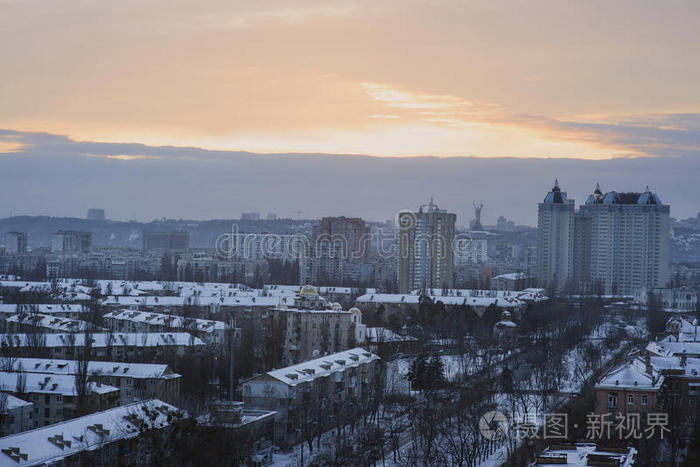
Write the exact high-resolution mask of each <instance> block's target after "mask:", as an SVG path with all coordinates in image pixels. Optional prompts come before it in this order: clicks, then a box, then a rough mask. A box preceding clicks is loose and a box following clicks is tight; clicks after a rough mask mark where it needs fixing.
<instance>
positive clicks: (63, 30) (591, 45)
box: [0, 0, 700, 224]
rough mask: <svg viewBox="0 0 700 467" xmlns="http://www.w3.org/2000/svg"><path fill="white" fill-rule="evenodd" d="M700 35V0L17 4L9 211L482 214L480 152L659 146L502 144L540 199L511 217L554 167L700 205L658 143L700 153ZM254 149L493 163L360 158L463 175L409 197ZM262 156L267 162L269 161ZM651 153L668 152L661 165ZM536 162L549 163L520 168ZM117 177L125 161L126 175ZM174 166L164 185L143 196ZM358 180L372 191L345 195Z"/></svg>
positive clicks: (6, 126) (1, 13)
mask: <svg viewBox="0 0 700 467" xmlns="http://www.w3.org/2000/svg"><path fill="white" fill-rule="evenodd" d="M698 31H700V2H698V1H694V0H692V1H673V0H671V1H663V2H661V1H644V0H619V1H614V2H611V1H609V0H608V1H564V0H522V1H520V0H510V1H499V0H488V1H466V0H461V1H457V0H454V1H452V0H423V1H418V0H399V1H381V0H372V1H322V0H314V1H276V0H265V1H260V0H258V1H235V0H222V1H218V0H214V1H210V0H208V1H180V0H139V1H135V0H119V1H95V0H85V1H77V0H41V1H40V0H0V176H1V177H2V182H3V183H1V184H0V185H2V186H0V195H3V196H0V198H2V199H0V215H5V214H4V212H8V210H10V209H13V212H14V213H17V212H21V213H27V214H38V213H46V214H62V215H81V216H82V215H83V210H84V208H86V207H90V206H89V204H90V203H92V204H95V203H97V204H98V205H99V206H104V207H107V208H109V209H110V212H111V213H112V215H114V216H122V217H123V218H128V217H130V216H134V217H138V218H142V219H148V218H149V216H150V217H154V216H160V215H165V214H163V211H164V210H169V211H168V214H170V215H175V216H183V217H186V216H192V217H196V218H202V217H204V216H221V217H231V216H237V215H238V214H239V212H240V211H241V210H246V209H247V210H252V209H258V210H272V211H277V210H278V211H280V214H283V215H290V214H291V213H292V212H296V211H297V209H296V207H297V206H298V205H306V206H307V209H306V214H307V215H327V214H342V212H338V210H339V207H338V206H339V204H340V205H341V206H343V208H344V209H345V211H347V213H355V214H357V215H365V213H367V215H370V216H373V218H377V219H386V218H389V217H390V216H391V214H392V213H393V209H395V208H397V206H396V204H397V203H404V204H405V205H402V206H398V207H400V208H405V207H411V206H413V205H416V203H420V202H425V200H426V199H428V198H429V197H430V196H433V195H435V196H436V197H439V196H441V197H442V199H443V200H444V201H443V204H448V205H447V206H445V207H447V208H448V209H452V210H454V211H456V212H458V213H459V214H460V216H462V217H461V218H460V220H461V221H462V222H464V223H465V224H466V222H467V221H468V217H467V216H471V200H472V199H478V198H481V199H489V200H490V199H492V197H493V196H492V195H491V196H487V195H486V194H484V193H483V191H484V187H483V186H481V185H480V184H483V183H484V180H483V178H480V177H482V175H480V174H485V173H489V174H491V173H492V170H491V169H490V168H488V167H489V166H487V165H485V164H482V163H481V162H479V160H477V159H476V158H490V159H489V160H494V161H495V158H557V160H559V159H562V158H564V159H568V160H574V161H580V162H582V163H583V162H587V161H588V162H591V163H592V162H595V161H601V160H612V159H618V158H620V160H629V161H631V160H634V159H639V158H644V159H655V160H657V162H654V163H649V164H646V163H643V164H642V163H640V164H637V163H635V164H633V165H634V167H637V168H636V169H634V170H632V169H631V168H632V167H633V165H629V166H619V167H621V168H618V169H616V170H618V172H617V173H601V171H600V169H601V168H602V167H603V166H602V165H591V164H589V165H585V166H584V165H575V164H574V165H567V166H566V167H574V166H575V167H580V168H582V167H585V168H583V169H580V170H579V169H577V170H576V172H575V174H569V173H567V171H566V170H560V169H556V167H564V166H563V165H552V164H549V165H547V164H545V165H543V164H534V163H532V164H525V165H522V166H521V165H518V166H517V167H518V169H517V170H514V167H515V166H513V165H512V164H511V165H509V164H508V163H507V161H508V160H510V159H503V161H502V163H500V162H499V163H498V164H496V162H493V165H492V166H490V167H497V166H498V167H505V168H507V169H508V170H506V173H505V174H499V173H496V172H493V173H494V174H496V175H495V176H496V177H503V178H502V179H501V181H502V182H503V183H504V184H505V188H504V187H499V190H504V189H505V190H506V193H508V190H513V191H518V190H520V189H521V188H522V190H525V191H527V192H528V193H529V197H522V198H518V199H516V200H513V198H512V197H510V198H509V199H508V200H507V201H506V197H504V199H503V200H501V201H494V203H497V204H496V205H491V206H488V207H490V208H491V209H486V210H485V216H486V219H487V220H488V219H489V216H494V219H491V220H494V221H495V216H496V215H497V214H499V213H503V214H507V215H510V216H512V218H514V219H516V220H518V221H522V222H529V223H532V221H533V216H534V212H535V208H534V206H535V203H536V202H537V201H539V198H540V197H541V196H542V193H543V190H544V191H546V190H547V189H549V188H550V187H551V183H552V181H553V179H554V178H559V179H560V180H562V183H563V184H565V185H567V178H568V182H569V183H568V185H567V186H568V187H571V188H575V189H576V190H577V192H576V197H577V199H582V198H583V197H584V196H585V195H586V194H587V193H588V192H590V189H591V188H590V187H591V186H592V185H593V184H594V182H595V181H598V180H603V181H605V180H607V181H608V185H607V186H608V187H609V189H617V190H621V189H629V190H641V189H643V188H644V186H645V185H647V184H648V185H650V186H652V188H653V189H657V187H660V188H659V189H661V188H664V189H665V192H664V193H661V195H662V199H664V200H665V201H667V202H669V203H673V205H674V206H675V207H674V211H673V213H674V214H679V215H695V213H696V212H697V209H698V206H697V205H695V204H694V202H693V203H691V202H690V200H689V199H688V198H687V190H688V189H690V188H688V186H684V185H679V184H678V183H677V180H676V179H674V178H672V177H673V173H674V171H673V167H674V165H673V164H671V165H668V164H663V163H661V162H660V161H662V160H670V161H676V160H679V159H683V161H684V162H683V163H682V164H681V163H679V164H680V165H679V166H681V165H682V166H683V167H685V168H686V170H688V168H689V167H692V168H695V165H693V164H698V166H699V167H700V162H696V161H700V87H699V83H700V59H699V57H700V40H699V39H698V37H699V36H698ZM240 151H249V152H253V153H258V154H259V153H267V154H268V155H273V154H281V155H285V154H286V155H289V154H291V153H300V154H311V153H319V154H326V156H325V157H330V158H331V159H330V160H333V158H334V157H335V158H336V159H337V160H340V158H341V156H340V155H352V154H355V155H358V154H359V155H367V156H421V155H425V156H437V157H448V156H450V157H453V156H462V158H465V159H469V158H470V157H472V158H474V160H471V162H470V161H468V160H465V161H464V164H463V165H461V166H460V167H464V169H463V170H470V171H471V170H474V171H473V172H470V173H466V172H458V173H454V174H452V173H450V172H449V170H450V168H449V167H450V166H448V165H446V164H442V165H440V164H438V163H437V162H432V163H429V164H427V165H425V166H423V165H420V164H414V165H409V164H408V162H407V159H405V158H404V159H401V161H399V160H397V159H393V160H394V162H393V164H394V165H392V166H386V170H385V169H384V167H385V166H384V165H382V163H378V162H375V161H372V160H371V159H374V158H365V159H358V161H359V160H361V161H364V162H362V164H364V165H363V166H362V167H363V170H364V173H367V172H368V171H369V168H370V167H375V168H381V169H376V170H379V172H376V173H375V174H374V175H377V174H379V173H381V174H383V177H384V178H378V179H376V181H372V183H376V184H378V185H379V186H381V185H382V184H383V183H386V180H387V177H391V176H392V174H395V173H401V171H402V170H406V171H410V170H414V171H415V175H416V177H417V178H416V180H419V181H421V180H422V179H421V178H420V176H422V175H421V174H425V173H426V171H427V170H432V169H433V168H434V169H435V170H436V171H438V172H439V171H444V173H445V174H446V175H447V176H452V175H454V176H456V177H461V178H460V179H459V180H460V181H455V182H454V183H453V184H451V185H447V184H443V183H441V182H440V181H439V180H435V179H433V180H431V179H429V178H427V179H425V185H420V183H422V182H416V183H414V184H413V185H411V186H410V187H408V186H406V185H401V186H398V185H397V187H395V188H393V190H394V192H392V194H397V193H398V194H397V197H396V199H395V200H394V199H388V197H387V194H388V191H389V189H388V188H386V189H385V190H384V191H381V190H380V191H376V190H375V191H372V190H371V189H370V187H369V186H368V184H369V183H370V181H369V180H370V179H369V178H368V177H362V176H359V177H358V178H356V179H354V180H353V181H352V182H353V184H354V186H353V188H350V187H345V186H343V185H344V182H346V181H347V179H346V178H343V177H342V176H343V174H340V173H336V172H337V171H338V170H340V167H341V165H340V163H338V164H336V165H335V166H334V165H332V164H331V163H329V164H326V162H324V161H326V160H327V159H324V158H315V159H313V160H314V168H315V169H318V168H319V167H322V168H323V170H321V169H318V170H319V171H317V172H315V174H316V176H317V177H325V179H326V180H331V179H333V180H335V179H334V178H333V177H336V176H340V178H339V179H338V180H337V182H336V183H335V184H332V185H329V186H328V189H331V190H339V193H340V192H342V190H344V189H345V190H347V193H345V194H343V195H342V196H340V198H339V200H336V201H335V202H334V203H335V204H331V203H330V201H329V200H330V198H329V197H328V193H327V191H325V192H324V191H318V192H311V191H309V189H308V187H309V186H310V185H313V184H309V183H306V182H305V183H303V184H301V185H295V184H294V183H297V182H298V181H296V182H295V180H292V179H289V180H285V183H287V185H284V184H283V183H281V182H277V183H276V184H275V185H274V186H271V185H270V184H269V181H270V180H269V176H270V174H273V173H274V175H275V176H278V175H280V174H277V173H275V172H274V171H275V170H276V168H275V167H279V166H280V164H281V162H280V161H287V160H289V157H286V158H284V157H283V158H281V159H270V158H262V157H258V158H253V159H251V158H249V156H246V155H241V154H240ZM234 159H236V160H235V161H234ZM294 160H295V161H296V160H297V159H294ZM299 160H302V161H303V160H306V161H311V160H312V159H310V158H307V159H299ZM343 160H348V161H349V159H343ZM246 161H247V162H246ZM263 161H266V162H265V163H266V164H268V166H266V167H265V168H262V166H261V167H260V168H259V169H256V170H259V171H258V172H255V173H252V172H250V170H252V169H251V167H253V165H254V163H261V164H262V163H263ZM227 164H229V165H227ZM302 164H303V163H302ZM353 164H354V162H353ZM398 164H403V165H401V166H399V165H398ZM630 164H632V163H630ZM645 164H646V165H645ZM234 166H235V167H236V168H235V170H236V171H237V172H236V176H239V177H240V180H239V182H240V185H233V184H231V183H228V182H227V180H225V179H222V180H220V183H221V186H217V187H214V188H213V192H214V193H215V195H216V196H218V197H219V198H217V199H226V203H222V204H220V205H216V206H215V204H214V202H213V200H212V196H214V195H212V194H211V193H209V192H202V193H200V194H199V195H197V196H199V198H197V199H196V200H194V201H192V205H191V206H190V205H189V203H190V201H189V200H188V201H183V202H182V203H180V204H179V205H176V206H171V205H169V204H168V203H169V200H172V199H174V197H177V196H179V195H180V193H178V192H177V190H176V189H175V188H173V187H170V186H169V185H168V181H167V179H164V178H163V179H162V180H161V179H160V178H159V176H158V174H163V173H166V172H167V173H169V172H168V171H172V173H173V174H175V175H174V176H179V174H180V173H181V172H180V171H181V170H187V172H188V173H199V172H198V171H199V170H205V169H206V170H209V172H206V173H204V172H202V174H201V177H202V178H201V179H197V180H193V183H196V184H197V185H198V186H207V184H208V183H211V180H214V179H216V180H218V178H217V176H218V175H219V174H225V175H227V176H229V177H230V176H231V171H232V170H234V169H233V168H232V167H234ZM652 166H653V167H657V168H661V169H657V170H654V171H651V172H650V171H647V169H643V168H642V167H652ZM64 167H70V170H68V169H66V173H65V174H63V176H64V179H62V180H57V179H56V178H55V177H54V174H55V173H56V171H62V170H63V168H64ZM184 167H186V168H184ZM296 167H297V166H292V168H290V169H288V172H287V174H291V173H292V169H294V168H296ZM302 167H304V170H306V172H305V173H309V168H310V165H309V164H307V165H302ZM438 167H441V168H440V169H438ZM535 167H537V170H536V176H537V177H541V178H537V179H535V178H532V177H534V175H533V176H532V177H531V178H528V179H524V178H520V177H519V175H523V172H522V171H524V170H530V169H532V170H533V171H534V168H535ZM606 167H608V166H606ZM610 167H612V166H610ZM615 167H618V166H615ZM32 169H33V170H32ZM117 169H118V170H117ZM409 169H410V170H409ZM666 169H668V170H666ZM373 170H375V169H373ZM460 170H462V169H460ZM479 170H483V171H486V172H483V171H482V172H479ZM664 170H666V172H664ZM676 172H677V170H676ZM691 172H692V171H691ZM117 173H120V174H122V175H123V176H124V177H127V178H125V179H121V180H116V179H114V180H113V177H114V176H115V174H117ZM406 173H408V172H406ZM411 173H413V172H411ZM441 173H443V172H441ZM77 174H81V175H80V176H78V175H77ZM583 174H585V178H584V177H583ZM136 175H138V177H142V178H138V177H137V176H136ZM568 175H569V176H568ZM295 176H297V175H295ZM407 177H408V175H407ZM411 177H412V175H411ZM470 177H471V178H470ZM625 177H627V178H625ZM664 177H665V178H664ZM409 178H410V177H409ZM93 179H98V180H100V182H99V183H98V184H97V185H95V186H92V185H91V183H92V180H93ZM107 180H113V183H114V186H112V187H111V188H110V189H111V190H112V191H109V190H107V188H106V187H107V185H106V183H107V182H106V181H107ZM156 180H160V181H159V182H158V183H160V185H158V190H159V193H163V199H161V200H158V202H156V200H155V198H153V197H152V196H149V195H144V194H143V193H145V192H146V191H143V190H152V189H153V188H154V187H155V186H156V185H155V183H156ZM392 182H396V183H399V182H400V181H399V180H393V181H392ZM39 184H41V185H40V186H39ZM138 184H143V186H141V185H138ZM244 184H247V185H245V189H244V188H243V186H244ZM54 185H55V186H54ZM137 185H138V186H137ZM282 186H284V187H285V190H286V191H285V192H284V193H279V192H274V193H273V191H274V190H275V189H277V190H279V189H281V187H282ZM485 186H486V187H489V186H492V185H488V183H487V184H486V185H485ZM90 187H92V188H90ZM125 187H126V190H125V189H124V188H125ZM692 189H695V188H692ZM11 190H13V191H11ZM139 190H142V191H139ZM258 191H259V193H258ZM25 192H26V195H27V196H18V195H17V193H23V194H24V193H25ZM137 192H139V193H141V197H138V198H134V199H133V200H129V199H127V198H125V197H127V196H128V195H129V194H133V193H137ZM358 192H362V193H364V194H369V193H372V194H373V197H372V198H370V199H367V200H366V201H365V202H363V203H362V204H357V205H350V204H346V205H343V203H344V201H343V200H347V199H348V198H349V196H348V193H351V194H354V193H358ZM41 193H43V195H42V194H41ZM166 194H167V196H166ZM508 194H509V193H508ZM699 196H700V193H699ZM350 197H352V196H350ZM692 199H696V198H692ZM59 200H60V201H59ZM231 200H234V201H231ZM438 201H440V199H438ZM149 203H150V204H149ZM324 203H325V204H324ZM498 203H500V204H498ZM370 204H371V206H370ZM450 204H452V205H450ZM187 206H189V207H188V208H187V209H186V207H187ZM202 206H206V209H207V210H204V208H203V207H202ZM341 211H342V209H341Z"/></svg>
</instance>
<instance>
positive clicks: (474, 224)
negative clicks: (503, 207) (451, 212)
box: [469, 201, 484, 230]
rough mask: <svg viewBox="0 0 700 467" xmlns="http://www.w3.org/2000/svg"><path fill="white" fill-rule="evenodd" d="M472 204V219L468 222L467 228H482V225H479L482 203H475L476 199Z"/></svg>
mask: <svg viewBox="0 0 700 467" xmlns="http://www.w3.org/2000/svg"><path fill="white" fill-rule="evenodd" d="M472 204H473V205H474V219H473V220H472V221H471V222H470V223H469V230H484V226H482V225H481V210H482V209H484V205H483V204H476V201H474V202H473V203H472Z"/></svg>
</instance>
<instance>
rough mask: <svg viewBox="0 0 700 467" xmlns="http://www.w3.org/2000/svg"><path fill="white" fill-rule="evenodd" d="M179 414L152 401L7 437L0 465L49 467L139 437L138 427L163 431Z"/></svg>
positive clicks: (1, 444)
mask: <svg viewBox="0 0 700 467" xmlns="http://www.w3.org/2000/svg"><path fill="white" fill-rule="evenodd" d="M178 413H179V411H178V409H177V408H176V407H174V406H172V405H170V404H166V403H165V402H162V401H160V400H158V399H151V400H148V401H141V402H136V403H133V404H129V405H124V406H121V407H115V408H113V409H109V410H105V411H103V412H97V413H93V414H90V415H85V416H83V417H80V418H74V419H72V420H68V421H65V422H61V423H56V424H54V425H49V426H45V427H41V428H37V429H34V430H31V431H25V432H23V433H17V434H14V435H10V436H6V437H4V438H0V456H1V457H0V459H3V460H2V461H0V464H3V465H4V464H7V465H19V466H24V465H39V464H42V465H48V464H52V463H53V462H58V461H60V460H61V459H63V458H66V457H68V456H71V455H73V454H75V453H78V452H80V451H86V450H92V449H95V448H97V447H99V446H103V445H105V444H108V443H112V442H115V441H117V440H120V439H129V438H134V437H136V436H139V435H140V433H141V427H146V428H150V427H154V428H161V427H165V426H167V425H169V424H170V420H171V419H172V418H173V416H174V415H176V414H178ZM150 415H153V418H152V419H151V417H150Z"/></svg>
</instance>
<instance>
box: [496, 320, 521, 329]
mask: <svg viewBox="0 0 700 467" xmlns="http://www.w3.org/2000/svg"><path fill="white" fill-rule="evenodd" d="M494 327H496V328H517V327H518V325H517V324H515V323H514V322H512V321H509V320H505V321H499V322H497V323H496V324H494Z"/></svg>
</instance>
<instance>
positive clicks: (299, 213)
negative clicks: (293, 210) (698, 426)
mask: <svg viewBox="0 0 700 467" xmlns="http://www.w3.org/2000/svg"><path fill="white" fill-rule="evenodd" d="M302 212H304V211H302V210H301V209H299V210H298V211H297V219H301V213H302Z"/></svg>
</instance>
